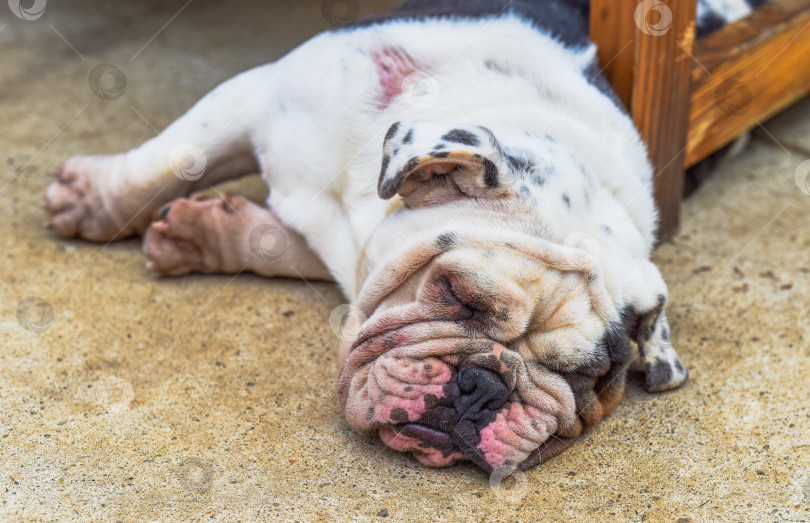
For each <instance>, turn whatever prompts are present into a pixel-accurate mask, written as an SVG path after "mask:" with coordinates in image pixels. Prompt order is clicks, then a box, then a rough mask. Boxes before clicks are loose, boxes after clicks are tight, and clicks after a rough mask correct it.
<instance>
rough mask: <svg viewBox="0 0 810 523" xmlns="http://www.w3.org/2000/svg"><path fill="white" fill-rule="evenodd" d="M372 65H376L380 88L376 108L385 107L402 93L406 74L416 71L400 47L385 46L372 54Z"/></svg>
mask: <svg viewBox="0 0 810 523" xmlns="http://www.w3.org/2000/svg"><path fill="white" fill-rule="evenodd" d="M374 65H376V66H377V75H378V77H379V83H380V88H381V94H380V101H379V103H378V104H377V108H378V109H385V108H386V107H388V106H390V105H391V102H393V101H394V99H395V98H396V97H398V96H399V95H401V94H402V82H403V81H404V80H405V78H406V77H407V76H408V75H410V74H412V73H414V72H416V64H415V63H414V61H413V58H411V57H410V56H408V54H407V53H406V52H405V51H403V50H402V49H397V48H394V47H386V48H384V49H383V50H381V51H378V52H376V53H375V54H374Z"/></svg>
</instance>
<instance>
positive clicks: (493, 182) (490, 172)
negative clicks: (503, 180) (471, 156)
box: [484, 158, 500, 189]
mask: <svg viewBox="0 0 810 523" xmlns="http://www.w3.org/2000/svg"><path fill="white" fill-rule="evenodd" d="M484 184H485V185H486V186H487V187H489V188H490V189H495V188H497V187H498V186H499V185H500V182H499V181H498V168H497V167H495V164H494V163H492V162H491V161H489V160H487V159H486V158H484Z"/></svg>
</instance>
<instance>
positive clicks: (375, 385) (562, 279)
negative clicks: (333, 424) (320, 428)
mask: <svg viewBox="0 0 810 523" xmlns="http://www.w3.org/2000/svg"><path fill="white" fill-rule="evenodd" d="M453 241H454V240H453V239H452V238H448V237H445V238H437V246H438V247H439V248H440V249H443V252H441V253H440V254H438V255H437V256H435V257H433V258H432V260H431V261H430V262H429V263H427V264H426V265H425V266H423V267H422V268H420V269H419V270H417V271H416V272H415V273H414V274H412V275H411V276H410V277H409V278H407V280H405V282H404V283H403V284H402V285H399V286H398V287H397V288H396V289H395V290H394V291H393V292H392V293H391V294H389V295H388V296H387V297H386V298H385V299H384V300H383V301H382V302H381V303H380V305H379V306H378V307H377V308H376V310H375V312H374V313H373V314H372V315H371V317H370V318H369V320H368V321H367V322H366V325H365V326H364V327H363V329H362V332H361V334H360V336H359V339H358V340H357V341H356V342H355V344H354V347H353V350H352V351H351V353H350V355H349V357H348V360H347V363H346V366H345V367H344V371H343V375H342V377H341V385H340V389H341V398H342V399H343V400H344V405H345V408H346V412H347V416H348V418H349V422H350V423H351V424H352V426H354V427H356V428H360V429H364V430H370V429H378V430H379V434H380V437H381V438H382V440H383V441H384V442H385V443H386V444H387V445H389V446H390V447H392V448H394V449H396V450H400V451H413V452H414V454H415V455H416V457H417V458H418V459H419V461H421V462H422V463H424V464H426V465H431V466H442V465H447V464H450V463H452V462H453V461H455V460H458V459H463V458H466V459H471V460H472V461H474V462H475V463H476V464H478V465H479V466H481V467H482V468H483V469H485V470H498V469H503V468H506V469H510V470H511V469H513V468H515V467H518V466H520V467H523V468H526V467H530V466H533V465H536V464H537V463H538V462H539V461H542V460H543V459H545V458H546V457H550V456H552V455H555V454H556V453H558V452H559V451H561V450H563V449H564V448H566V447H567V446H568V445H570V443H571V442H572V441H573V440H574V439H575V438H576V437H577V436H578V435H579V433H580V432H581V430H582V429H583V428H586V427H588V426H590V425H593V424H595V423H596V422H598V421H599V420H601V419H602V417H603V416H605V415H606V414H607V413H608V412H609V411H610V410H611V409H612V408H613V407H614V406H615V404H616V403H617V402H618V399H619V398H620V396H621V393H622V389H623V385H624V379H623V371H624V367H625V365H626V363H627V360H628V359H629V357H630V350H629V344H628V343H626V341H625V338H624V337H622V335H621V334H618V333H617V332H614V331H613V330H612V326H611V325H610V324H608V323H606V322H605V320H604V319H603V317H602V316H601V315H600V314H599V312H598V311H596V310H595V309H594V306H593V301H592V289H590V288H589V287H590V286H592V285H596V283H595V282H593V281H589V278H588V274H586V273H583V272H577V271H563V270H559V269H556V268H552V267H550V266H548V265H546V264H544V263H542V262H540V261H539V260H538V259H536V258H534V257H532V256H530V255H527V254H526V253H524V252H521V251H520V250H517V249H510V248H509V247H508V246H506V245H504V246H498V245H492V246H490V247H489V248H477V247H464V246H458V247H454V246H453V245H452V243H453ZM442 243H444V245H442ZM611 369H613V370H614V373H613V374H611V373H610V370H611Z"/></svg>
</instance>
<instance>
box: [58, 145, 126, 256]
mask: <svg viewBox="0 0 810 523" xmlns="http://www.w3.org/2000/svg"><path fill="white" fill-rule="evenodd" d="M110 162H111V160H110V157H106V156H74V157H72V158H68V159H67V160H66V161H65V162H64V163H63V164H62V166H61V167H60V168H59V169H57V170H56V171H55V172H54V177H55V178H56V179H55V181H54V182H53V183H51V184H50V185H49V186H48V188H47V189H46V190H45V198H44V199H43V201H42V207H43V209H44V210H45V214H46V216H47V223H48V226H50V227H51V228H52V229H53V230H54V231H55V232H56V233H57V234H58V235H60V236H64V237H72V236H79V237H81V238H84V239H85V240H90V241H97V242H101V241H107V240H112V239H116V238H123V237H125V236H129V235H130V234H132V233H134V232H135V229H134V228H133V227H132V225H131V224H125V225H123V226H122V225H119V224H118V220H117V219H116V217H114V216H112V215H111V214H110V212H109V210H108V209H107V208H106V206H105V201H104V199H103V198H102V197H101V194H100V193H99V188H98V186H97V184H98V183H99V180H100V179H102V177H103V176H105V175H109V174H110V173H109V169H110Z"/></svg>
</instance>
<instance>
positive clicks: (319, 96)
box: [167, 16, 656, 296]
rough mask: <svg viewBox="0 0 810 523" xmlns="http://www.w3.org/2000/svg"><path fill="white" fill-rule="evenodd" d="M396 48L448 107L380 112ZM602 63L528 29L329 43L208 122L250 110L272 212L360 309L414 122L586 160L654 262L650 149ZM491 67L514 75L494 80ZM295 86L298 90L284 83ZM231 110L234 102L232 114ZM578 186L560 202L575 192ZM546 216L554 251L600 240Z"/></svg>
mask: <svg viewBox="0 0 810 523" xmlns="http://www.w3.org/2000/svg"><path fill="white" fill-rule="evenodd" d="M385 47H395V48H401V49H403V50H405V51H406V52H407V53H408V54H409V55H410V56H411V57H412V58H413V60H414V62H415V63H416V64H417V67H419V69H420V70H422V71H424V72H425V73H426V74H428V75H430V77H431V78H432V79H433V80H435V82H436V83H437V85H438V86H439V98H438V100H437V102H436V104H435V105H433V106H431V107H415V106H413V105H411V104H409V102H408V100H407V97H404V96H400V97H399V98H397V99H395V100H394V102H393V103H392V104H391V106H390V107H388V108H386V109H384V110H373V107H370V105H371V103H372V102H371V101H372V100H374V99H375V96H376V95H375V93H376V90H377V89H378V85H377V72H376V70H375V68H374V64H373V63H372V62H371V60H369V57H368V55H369V54H371V53H373V52H374V51H375V50H378V49H381V48H385ZM592 56H593V50H592V49H591V48H586V49H576V50H571V49H566V48H564V47H563V46H562V45H560V44H559V43H557V42H555V41H554V40H552V39H551V38H549V37H546V36H544V35H542V34H539V33H538V32H537V31H536V30H535V29H533V28H531V27H530V26H529V25H528V23H526V22H525V21H523V20H521V19H519V18H518V17H516V16H509V17H503V18H499V19H495V20H493V19H483V20H478V21H454V22H452V23H451V22H447V21H435V20H431V21H424V22H401V21H398V22H391V23H388V24H384V25H380V26H372V27H368V28H363V29H358V30H354V31H342V32H333V33H326V34H322V35H320V36H318V37H316V38H314V39H312V40H310V41H309V42H307V43H306V44H304V45H302V46H301V47H299V48H298V49H296V50H295V51H293V52H292V53H290V54H289V55H287V56H286V57H284V58H283V59H281V60H279V61H278V62H277V63H275V64H270V65H267V66H263V67H259V68H257V69H254V70H252V71H249V72H247V73H244V74H243V75H240V76H239V77H237V78H236V79H234V80H232V81H231V82H228V83H226V84H224V85H222V86H220V87H219V88H218V89H217V90H215V91H214V92H213V93H211V94H210V95H208V96H207V97H206V98H204V99H203V100H202V101H201V102H200V105H201V106H204V105H207V107H201V108H200V109H201V110H200V111H197V112H199V113H206V114H210V113H211V112H222V113H226V114H223V115H222V118H223V119H224V120H227V119H228V118H229V117H230V116H231V115H232V114H233V113H234V111H239V110H240V109H243V110H241V112H238V113H237V114H236V116H235V117H234V118H235V119H236V120H235V121H234V124H233V125H232V126H231V127H230V128H234V129H236V130H239V129H247V130H249V134H250V136H251V141H252V144H253V147H254V148H255V149H256V151H257V153H258V156H259V159H260V162H261V164H262V167H263V169H264V171H265V177H266V180H267V183H268V185H269V186H270V189H271V191H270V197H269V200H268V204H269V205H270V207H271V208H272V209H273V210H274V211H275V212H276V213H277V214H278V216H279V217H280V218H281V219H282V221H284V222H285V223H286V224H287V225H289V226H291V227H292V228H294V229H296V230H298V231H299V232H300V233H301V234H302V235H304V237H306V238H307V240H308V242H309V243H310V245H311V246H312V248H313V249H314V250H315V251H316V252H317V253H318V254H319V255H320V257H321V258H322V259H323V260H324V261H325V263H326V264H327V266H328V267H329V269H330V271H331V273H332V274H333V275H334V277H335V278H336V280H337V281H338V283H340V285H341V287H342V288H343V290H344V291H345V292H346V293H347V295H349V296H354V294H355V292H356V288H357V285H356V283H357V282H356V281H355V268H356V263H357V259H358V257H359V255H360V252H361V250H362V249H363V248H364V246H365V244H366V242H367V241H368V239H369V237H370V235H371V233H372V231H374V230H375V229H376V228H377V227H378V225H379V224H380V223H381V221H382V220H383V218H384V217H385V213H386V210H387V208H388V206H389V204H388V202H385V201H383V200H380V199H379V197H378V196H377V194H376V182H377V178H378V176H379V169H380V164H381V161H382V150H381V148H382V143H383V137H384V134H385V131H386V130H387V129H388V127H389V126H390V125H391V124H392V123H393V122H395V121H398V120H405V119H407V120H428V121H442V122H457V123H472V124H477V125H484V126H486V127H488V128H489V129H491V130H492V131H493V132H494V133H495V134H496V135H499V136H501V135H515V136H519V135H522V134H523V133H524V132H526V131H530V132H534V133H537V134H547V135H549V136H552V137H554V138H555V139H557V140H558V141H559V142H560V143H562V144H565V146H566V147H568V148H570V149H571V150H572V151H573V152H575V153H576V154H577V155H578V156H579V157H581V158H582V159H583V161H584V162H585V163H586V164H587V165H588V166H589V168H590V169H592V171H593V173H594V175H595V177H596V179H597V180H598V181H599V184H600V190H603V191H605V196H606V198H604V202H603V203H602V204H601V207H600V209H599V213H600V214H601V217H602V218H603V219H605V220H609V221H613V222H615V224H616V227H615V230H616V231H617V234H619V235H620V237H619V238H618V239H617V240H616V247H617V248H620V249H622V250H623V251H624V252H625V253H626V254H627V255H629V256H630V257H631V258H638V257H641V258H646V257H648V255H649V252H650V250H651V248H652V243H653V234H654V231H655V224H656V211H655V208H654V205H653V202H652V198H651V196H650V195H651V185H652V182H651V169H650V166H649V163H648V160H647V154H646V150H645V148H644V145H643V144H642V142H641V141H640V139H639V137H638V134H637V132H636V130H635V129H634V127H633V125H632V122H631V121H630V119H629V118H628V117H627V116H626V115H625V114H624V113H623V112H622V111H620V110H619V109H618V108H617V107H616V106H615V105H614V104H613V103H612V102H611V101H610V100H609V99H608V98H607V97H606V96H604V95H603V94H602V93H601V92H599V91H598V90H597V89H596V88H595V87H593V86H592V85H591V84H590V83H588V81H587V79H586V77H585V75H584V74H583V70H584V68H585V67H586V66H587V65H588V64H589V62H590V60H591V57H592ZM487 62H490V63H492V62H494V63H496V64H498V67H499V68H501V69H504V70H507V71H511V72H513V74H512V75H511V76H507V75H504V74H499V73H497V72H494V71H492V70H490V69H488V68H487V67H486V63H487ZM288 77H293V78H296V81H295V82H284V81H282V80H281V79H282V78H288ZM221 97H227V98H233V99H234V101H233V102H232V103H229V104H223V103H221V100H220V98H221ZM246 98H247V99H248V100H249V106H248V107H247V108H245V104H244V103H242V102H241V100H244V99H246ZM251 98H252V100H251ZM237 100H238V101H237ZM195 111H196V110H192V112H191V113H189V116H191V115H192V114H193V113H194V112H195ZM197 125H200V123H199V122H188V121H185V122H184V121H183V120H180V121H178V122H177V123H176V124H174V125H173V126H172V127H175V126H177V127H178V128H179V127H182V131H183V132H180V131H181V129H177V131H178V134H179V135H182V140H183V141H189V136H194V134H193V133H194V131H195V129H194V127H195V126H197ZM230 128H229V129H230ZM170 130H171V128H170ZM167 132H171V131H167ZM192 143H194V142H192ZM195 145H196V144H195ZM577 183H578V182H577V181H574V180H570V184H569V185H568V186H561V187H559V188H558V189H557V191H555V193H556V192H560V193H562V192H563V191H571V192H574V191H576V190H577V189H578V187H577V185H576V184H577ZM538 212H540V213H543V214H545V216H544V218H545V219H546V221H547V222H548V223H552V224H556V225H557V230H555V231H554V233H553V235H554V238H552V239H554V240H557V241H560V242H562V241H563V240H564V238H565V237H566V236H568V235H569V234H571V233H573V232H576V231H583V232H584V233H586V234H589V235H596V234H597V231H596V227H598V226H599V224H598V223H594V222H593V220H592V219H591V218H592V217H591V218H584V219H583V220H581V221H577V222H571V223H566V224H559V223H556V221H557V220H555V218H556V217H557V213H556V211H555V208H553V207H551V206H548V207H545V206H542V205H541V206H539V207H538ZM327 224H328V225H327Z"/></svg>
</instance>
